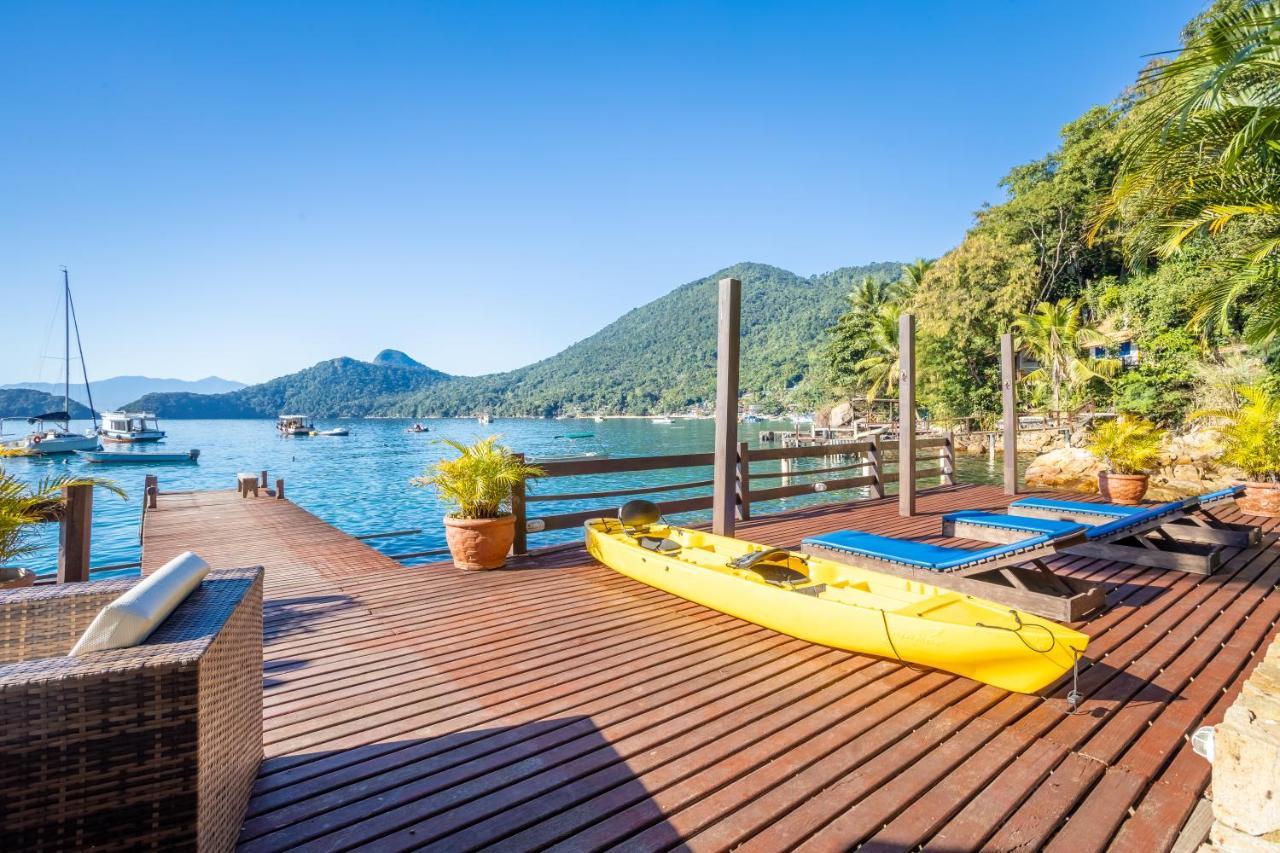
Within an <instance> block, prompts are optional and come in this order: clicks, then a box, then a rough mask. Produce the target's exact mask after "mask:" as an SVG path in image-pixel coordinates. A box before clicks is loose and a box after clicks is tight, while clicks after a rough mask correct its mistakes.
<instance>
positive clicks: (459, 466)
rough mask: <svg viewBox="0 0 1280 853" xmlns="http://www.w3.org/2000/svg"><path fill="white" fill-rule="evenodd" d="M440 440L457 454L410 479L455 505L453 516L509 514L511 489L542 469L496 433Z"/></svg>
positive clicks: (484, 516) (496, 516)
mask: <svg viewBox="0 0 1280 853" xmlns="http://www.w3.org/2000/svg"><path fill="white" fill-rule="evenodd" d="M439 443H441V444H446V445H448V446H449V447H451V448H453V449H454V450H455V451H457V454H458V455H457V456H455V457H452V458H448V459H441V460H440V461H439V462H436V463H435V464H434V465H432V466H431V468H430V469H429V470H428V471H427V472H426V473H425V474H423V475H422V476H421V477H417V478H415V479H414V480H413V481H412V482H413V484H414V485H415V486H429V487H431V488H433V489H435V490H436V492H437V493H438V494H439V495H440V498H441V499H442V500H443V501H444V502H445V503H447V504H449V505H450V506H452V507H454V508H455V510H456V511H455V512H454V513H453V517H454V518H500V517H502V516H504V515H509V514H510V501H511V489H512V488H513V487H515V486H518V485H520V484H521V483H523V482H525V481H526V480H528V479H530V478H532V477H540V476H542V475H543V474H544V473H545V472H544V471H543V470H542V469H541V468H539V467H537V466H536V465H528V464H525V462H524V460H523V459H521V458H520V457H518V456H516V455H515V454H514V453H512V452H511V451H510V450H508V449H507V448H505V447H503V446H502V445H500V444H498V436H496V435H491V436H489V437H488V438H483V439H481V440H479V441H477V442H476V443H474V444H463V443H462V442H459V441H454V440H452V439H447V438H446V439H441V441H440V442H439Z"/></svg>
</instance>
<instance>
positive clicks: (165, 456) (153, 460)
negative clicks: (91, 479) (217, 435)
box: [76, 448, 200, 465]
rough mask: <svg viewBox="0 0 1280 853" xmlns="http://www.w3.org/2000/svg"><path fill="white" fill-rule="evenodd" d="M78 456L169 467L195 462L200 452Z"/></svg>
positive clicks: (88, 452) (80, 453)
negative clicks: (169, 465) (175, 464)
mask: <svg viewBox="0 0 1280 853" xmlns="http://www.w3.org/2000/svg"><path fill="white" fill-rule="evenodd" d="M76 455H77V456H79V457H80V458H81V459H83V460H84V461H85V462H93V463H95V464H118V465H167V464H171V463H174V462H195V461H197V460H199V459H200V451H199V450H196V449H195V448H192V449H191V450H188V451H187V452H186V453H150V452H147V453H135V452H133V451H129V450H77V451H76Z"/></svg>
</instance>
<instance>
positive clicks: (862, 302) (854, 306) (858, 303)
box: [849, 275, 897, 316]
mask: <svg viewBox="0 0 1280 853" xmlns="http://www.w3.org/2000/svg"><path fill="white" fill-rule="evenodd" d="M896 297H897V287H896V285H895V284H894V283H893V282H888V281H883V280H881V279H878V278H872V277H871V276H869V275H868V276H863V277H862V281H860V282H858V283H857V285H855V286H854V288H853V290H852V291H851V292H850V293H849V302H850V308H851V310H853V311H854V312H856V313H859V314H864V315H866V316H870V315H872V314H875V313H876V312H877V311H879V310H880V308H881V306H883V305H884V304H885V303H886V302H890V301H892V300H893V299H895V298H896Z"/></svg>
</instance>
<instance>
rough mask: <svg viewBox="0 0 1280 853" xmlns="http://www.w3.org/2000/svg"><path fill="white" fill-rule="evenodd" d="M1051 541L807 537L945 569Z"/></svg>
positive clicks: (854, 534) (851, 534) (841, 533)
mask: <svg viewBox="0 0 1280 853" xmlns="http://www.w3.org/2000/svg"><path fill="white" fill-rule="evenodd" d="M1048 541H1049V537H1048V536H1033V537H1030V538H1028V539H1023V540H1021V541H1019V542H1013V543H1011V544H1008V545H995V546H993V547H991V548H982V549H980V550H977V551H969V550H967V549H965V548H948V547H945V546H942V545H930V544H929V543H927V542H915V541H912V540H910V539H894V538H892V537H889V536H877V535H876V534H874V533H863V532H862V531H861V530H838V531H836V532H835V533H827V534H824V535H822V536H812V537H810V538H808V539H805V540H804V544H805V545H817V546H819V547H822V548H831V549H832V550H835V551H845V552H847V553H850V554H860V555H862V556H864V557H874V558H876V559H879V560H888V561H889V562H892V563H903V564H906V565H909V566H917V567H919V568H922V569H933V570H934V571H940V572H944V571H948V570H951V569H957V568H960V567H962V566H968V565H972V564H974V563H981V562H984V561H986V560H990V559H992V558H994V557H1001V556H1004V555H1006V554H1014V553H1017V552H1018V551H1024V550H1026V549H1027V548H1030V547H1033V546H1036V545H1043V544H1044V543H1045V542H1048Z"/></svg>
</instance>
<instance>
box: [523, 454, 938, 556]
mask: <svg viewBox="0 0 1280 853" xmlns="http://www.w3.org/2000/svg"><path fill="white" fill-rule="evenodd" d="M916 447H917V448H918V449H920V450H923V451H925V453H924V454H922V455H918V456H916V458H915V459H914V460H913V463H914V464H915V466H916V469H915V470H916V479H917V481H919V480H921V479H924V478H929V477H937V478H938V480H939V483H940V485H952V484H953V483H954V474H955V448H954V446H953V444H952V441H951V437H950V436H943V437H937V436H921V437H919V438H917V440H916ZM897 448H898V445H897V443H896V442H882V441H881V440H880V439H879V437H872V439H871V440H868V441H859V442H848V443H841V444H837V445H828V446H817V447H779V448H761V449H755V450H753V449H751V448H749V447H748V446H747V443H746V442H742V443H740V444H739V445H738V460H737V462H738V464H737V471H736V476H735V485H736V492H737V494H736V505H737V515H738V518H740V519H747V518H750V517H751V507H752V505H753V504H760V503H765V502H768V501H776V500H781V499H783V498H792V497H799V496H801V495H811V494H821V493H825V492H841V491H847V490H850V489H861V488H867V489H869V491H870V493H871V496H872V497H884V494H885V486H886V485H888V484H889V483H896V482H898V471H897V470H896V469H895V470H892V471H890V470H888V468H889V466H890V465H896V464H897V462H898V454H897ZM930 451H932V452H930ZM522 458H523V457H522ZM800 459H831V460H833V462H834V463H835V464H831V465H827V466H824V467H821V468H807V469H794V470H793V469H792V468H791V464H792V463H794V462H795V461H796V460H800ZM850 459H852V460H853V461H848V460H850ZM714 461H715V455H714V454H713V453H710V452H708V453H681V454H672V455H666V456H632V457H623V458H617V459H573V460H566V461H562V462H543V463H539V466H538V467H540V468H542V469H543V470H544V471H545V472H546V476H545V477H540V478H538V480H536V481H535V482H536V484H537V489H536V491H534V490H528V489H526V488H524V487H523V486H521V487H519V488H517V489H516V490H515V491H514V492H513V494H512V496H511V510H512V513H513V514H514V515H515V518H516V540H515V545H514V547H513V550H514V551H515V553H517V554H523V553H526V552H527V551H528V548H529V540H528V537H529V535H530V534H538V533H545V532H549V531H553V530H567V529H570V528H574V527H578V526H580V525H581V524H582V523H583V522H584V521H587V520H588V519H592V518H600V517H601V516H612V515H614V514H615V513H616V512H617V508H618V504H619V503H620V502H621V501H617V500H613V501H610V500H608V499H610V498H623V499H628V498H634V497H642V496H645V495H666V493H669V492H681V491H690V490H695V489H697V490H700V492H699V493H698V494H696V495H693V496H689V497H678V496H667V497H663V498H661V499H659V500H655V501H654V502H655V503H656V504H657V505H658V508H659V509H660V510H661V511H662V512H663V514H665V515H674V514H677V513H682V512H697V511H699V510H706V509H710V508H711V502H712V495H711V492H710V488H711V485H712V480H711V477H710V474H709V473H707V474H699V473H696V472H691V473H689V475H688V476H682V477H680V478H678V479H675V480H673V481H672V482H657V481H655V482H652V483H644V484H640V485H636V486H627V487H623V488H610V489H602V490H584V489H575V490H574V491H558V490H555V489H554V487H553V486H552V484H553V483H554V482H555V481H556V480H557V479H560V478H564V477H590V476H594V475H603V474H610V475H616V474H626V473H634V472H643V471H655V472H656V471H665V472H671V471H678V470H683V469H698V468H710V467H711V466H712V464H713V463H714ZM775 461H776V462H778V463H779V470H777V471H772V470H770V471H761V470H753V469H752V466H753V465H755V464H759V463H762V462H775ZM922 465H923V466H924V467H921V466H922ZM855 472H856V473H855ZM832 475H835V476H832ZM815 477H817V478H819V479H812V478H815ZM799 478H804V479H805V480H806V482H800V483H795V482H792V483H788V482H783V483H781V484H780V485H772V486H768V487H764V488H762V487H760V486H759V485H757V484H758V483H761V482H762V481H768V480H784V481H785V480H789V479H799ZM570 501H572V502H590V503H591V506H590V507H589V508H588V509H581V510H573V511H571V512H561V513H550V514H537V513H536V512H535V511H534V508H535V507H536V506H537V505H538V504H546V503H564V502H570ZM597 501H598V503H597Z"/></svg>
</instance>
